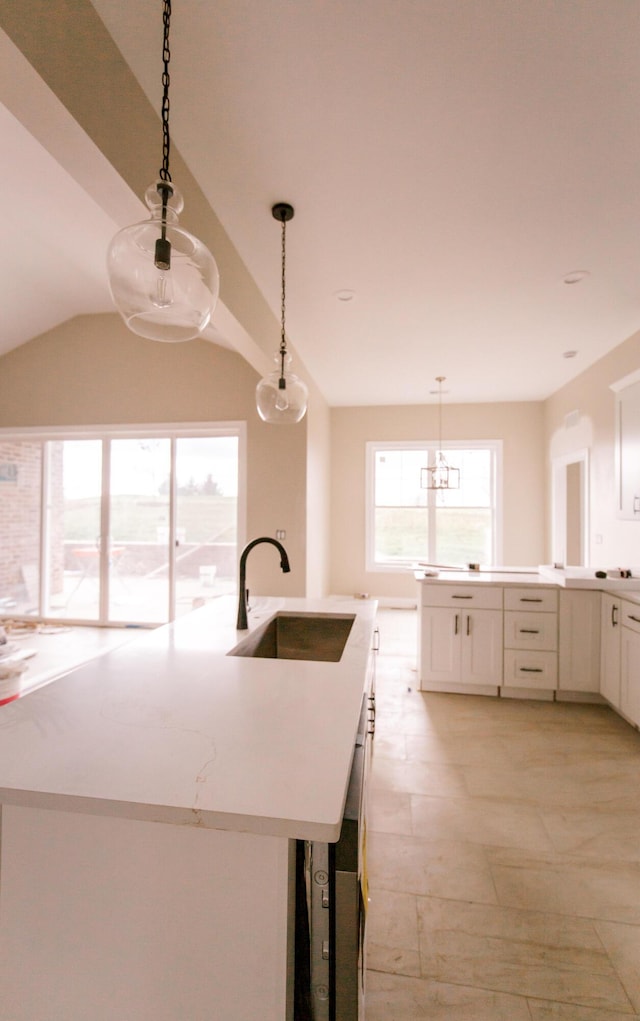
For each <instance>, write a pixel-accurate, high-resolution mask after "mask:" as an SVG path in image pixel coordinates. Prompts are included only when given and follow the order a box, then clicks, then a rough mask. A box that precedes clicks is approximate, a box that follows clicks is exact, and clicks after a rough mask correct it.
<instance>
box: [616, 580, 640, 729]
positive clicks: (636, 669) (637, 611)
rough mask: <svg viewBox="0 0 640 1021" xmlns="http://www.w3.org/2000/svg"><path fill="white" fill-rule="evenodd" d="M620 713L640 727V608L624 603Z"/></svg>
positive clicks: (621, 641) (621, 633) (621, 631)
mask: <svg viewBox="0 0 640 1021" xmlns="http://www.w3.org/2000/svg"><path fill="white" fill-rule="evenodd" d="M620 712H621V713H622V714H623V715H624V716H626V718H627V719H628V720H630V721H631V723H635V725H636V726H637V727H640V606H637V605H635V604H634V603H628V602H626V601H625V600H623V602H622V628H621V630H620Z"/></svg>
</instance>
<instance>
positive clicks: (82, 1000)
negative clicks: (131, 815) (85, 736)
mask: <svg viewBox="0 0 640 1021" xmlns="http://www.w3.org/2000/svg"><path fill="white" fill-rule="evenodd" d="M0 822H1V826H2V829H1V835H2V845H1V858H0V916H1V917H2V921H3V924H2V927H1V929H0V988H1V989H2V996H1V997H0V1021H34V1019H35V1018H46V1019H47V1021H86V1019H87V1018H91V1019H92V1021H123V1019H124V1018H127V1019H131V1021H133V1019H135V1021H176V1018H189V1021H246V1019H247V1018H248V1017H255V1018H258V1017H259V1018H260V1019H261V1021H266V1019H270V1021H283V1019H285V1018H291V1017H292V1010H293V1007H292V987H293V981H292V966H293V961H292V954H291V946H290V939H289V938H288V933H291V931H292V926H291V924H290V923H291V919H290V917H289V914H288V912H289V910H290V908H289V907H288V905H290V904H291V902H292V900H293V898H291V897H290V896H289V890H290V884H291V882H292V877H293V859H292V855H291V848H292V846H293V842H292V841H289V840H287V839H286V838H281V837H272V836H261V835H256V834H252V833H234V832H227V831H221V830H205V829H202V828H201V827H196V826H193V827H188V826H172V825H166V824H164V823H147V822H140V821H137V820H131V819H113V818H102V817H99V816H88V815H79V814H75V813H69V812H59V811H52V810H44V809H32V808H22V807H16V806H13V805H5V806H3V808H2V818H1V820H0ZM239 990H241V991H242V995H239Z"/></svg>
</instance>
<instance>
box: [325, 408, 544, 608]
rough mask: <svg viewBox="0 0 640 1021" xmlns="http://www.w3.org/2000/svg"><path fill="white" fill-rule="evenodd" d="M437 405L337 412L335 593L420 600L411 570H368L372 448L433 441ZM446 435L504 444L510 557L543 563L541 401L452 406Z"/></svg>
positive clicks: (505, 522)
mask: <svg viewBox="0 0 640 1021" xmlns="http://www.w3.org/2000/svg"><path fill="white" fill-rule="evenodd" d="M437 435H438V409H437V406H436V405H434V404H431V405H425V406H415V405H412V406H406V407H363V408H333V409H332V411H331V565H330V587H331V591H332V592H335V593H349V594H353V593H359V592H367V593H368V594H369V595H371V596H378V597H399V598H414V597H415V591H416V587H415V581H414V579H413V575H411V574H410V573H409V572H402V573H400V572H397V573H396V572H394V573H389V572H384V573H383V572H375V573H373V572H367V571H366V570H365V445H366V443H367V441H369V440H373V441H380V440H407V441H409V440H433V439H435V438H436V437H437ZM443 436H444V439H447V440H482V439H486V440H502V441H503V470H504V487H503V557H502V559H503V562H504V564H513V565H528V564H533V565H537V564H539V563H541V562H542V561H543V559H544V551H545V528H544V522H545V474H544V463H545V458H544V415H543V405H542V403H541V402H540V403H539V402H527V403H513V404H508V403H505V404H460V405H455V404H453V405H448V404H447V405H446V406H445V407H444V409H443Z"/></svg>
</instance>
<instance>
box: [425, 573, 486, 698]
mask: <svg viewBox="0 0 640 1021" xmlns="http://www.w3.org/2000/svg"><path fill="white" fill-rule="evenodd" d="M421 610H422V612H421V624H420V687H421V688H422V689H423V690H426V691H429V690H431V691H433V690H435V691H475V692H476V693H478V694H493V695H495V694H497V692H498V687H499V685H500V684H501V681H502V589H501V588H500V587H499V586H491V587H484V586H483V587H482V588H480V587H479V586H477V585H448V584H442V585H423V586H422V608H421Z"/></svg>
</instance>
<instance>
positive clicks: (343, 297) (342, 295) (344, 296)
mask: <svg viewBox="0 0 640 1021" xmlns="http://www.w3.org/2000/svg"><path fill="white" fill-rule="evenodd" d="M335 296H336V298H337V299H338V301H353V299H354V298H355V296H356V292H355V291H347V290H344V291H336V292H335Z"/></svg>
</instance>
